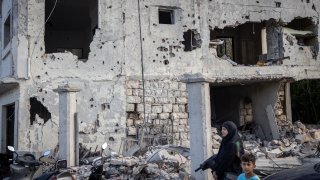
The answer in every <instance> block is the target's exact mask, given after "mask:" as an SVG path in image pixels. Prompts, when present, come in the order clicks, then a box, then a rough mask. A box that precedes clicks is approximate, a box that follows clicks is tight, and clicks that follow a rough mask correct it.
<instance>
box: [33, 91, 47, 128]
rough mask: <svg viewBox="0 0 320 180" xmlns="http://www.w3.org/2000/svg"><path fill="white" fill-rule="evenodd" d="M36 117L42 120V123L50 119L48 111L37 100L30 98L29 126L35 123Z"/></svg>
mask: <svg viewBox="0 0 320 180" xmlns="http://www.w3.org/2000/svg"><path fill="white" fill-rule="evenodd" d="M36 115H38V116H39V117H40V118H41V119H43V121H44V123H46V122H47V121H48V120H49V119H51V113H50V112H49V111H48V109H47V108H46V107H45V106H44V105H43V104H42V103H41V102H40V101H38V100H37V98H35V97H32V98H30V125H32V124H33V123H34V122H36Z"/></svg>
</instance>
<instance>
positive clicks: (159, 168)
mask: <svg viewBox="0 0 320 180" xmlns="http://www.w3.org/2000/svg"><path fill="white" fill-rule="evenodd" d="M188 156H189V150H188V148H182V147H177V146H157V147H149V148H148V151H147V152H146V153H144V154H143V155H142V156H127V157H126V156H123V155H113V156H111V157H109V158H107V159H106V160H105V162H104V165H103V171H104V172H105V174H104V176H105V178H106V179H185V178H187V179H188V178H189V177H190V174H189V173H188V172H190V169H189V168H190V160H188ZM91 168H92V166H91V165H83V166H80V167H79V169H78V170H77V171H78V175H77V179H87V178H88V177H89V176H90V174H91V172H90V169H91Z"/></svg>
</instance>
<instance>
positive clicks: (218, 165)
mask: <svg viewBox="0 0 320 180" xmlns="http://www.w3.org/2000/svg"><path fill="white" fill-rule="evenodd" d="M221 133H222V142H221V145H220V148H219V152H218V154H217V156H216V157H215V158H214V161H215V162H214V166H213V167H212V171H213V172H212V174H213V176H214V177H215V178H216V179H218V180H223V179H225V176H226V173H227V172H228V173H229V172H230V173H233V174H234V175H236V176H237V175H239V174H240V173H241V166H240V156H241V155H242V154H244V150H243V143H242V141H241V139H240V136H239V134H238V130H237V126H236V125H235V124H234V123H233V122H231V121H227V122H224V123H223V124H222V129H221Z"/></svg>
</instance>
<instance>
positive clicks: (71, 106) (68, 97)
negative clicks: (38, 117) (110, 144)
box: [54, 84, 80, 167]
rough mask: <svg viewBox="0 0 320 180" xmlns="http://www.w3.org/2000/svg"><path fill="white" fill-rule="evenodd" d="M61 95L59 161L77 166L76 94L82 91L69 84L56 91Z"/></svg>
mask: <svg viewBox="0 0 320 180" xmlns="http://www.w3.org/2000/svg"><path fill="white" fill-rule="evenodd" d="M54 91H55V92H58V93H59V159H66V160H67V161H68V167H69V166H75V165H76V153H75V152H76V142H77V141H76V139H75V137H76V133H78V132H75V129H76V128H75V119H74V117H75V113H76V109H77V103H76V93H77V92H79V91H80V89H78V88H76V87H73V86H70V85H69V84H67V85H64V86H59V87H58V89H55V90H54Z"/></svg>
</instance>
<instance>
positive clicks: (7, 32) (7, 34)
mask: <svg viewBox="0 0 320 180" xmlns="http://www.w3.org/2000/svg"><path fill="white" fill-rule="evenodd" d="M3 28H4V29H3V48H6V47H7V45H8V44H9V42H10V41H11V14H9V15H8V17H7V18H6V21H5V22H4V27H3Z"/></svg>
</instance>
